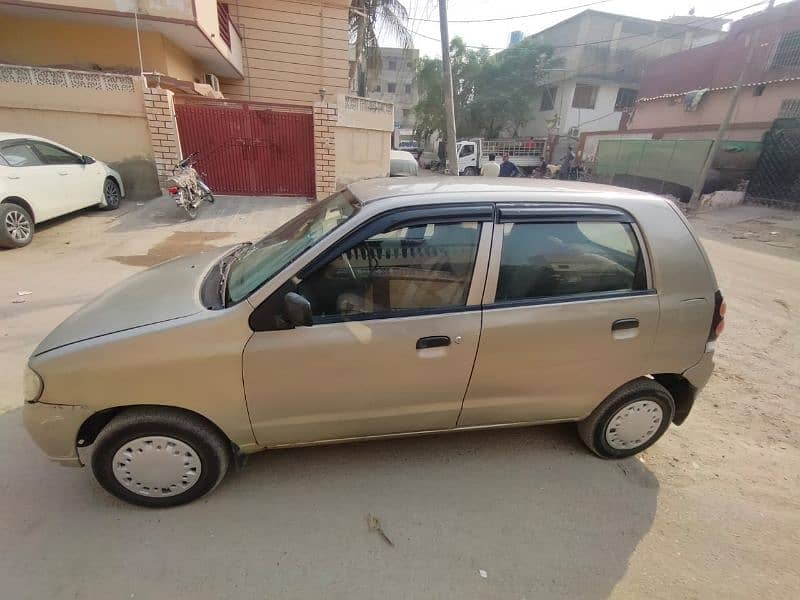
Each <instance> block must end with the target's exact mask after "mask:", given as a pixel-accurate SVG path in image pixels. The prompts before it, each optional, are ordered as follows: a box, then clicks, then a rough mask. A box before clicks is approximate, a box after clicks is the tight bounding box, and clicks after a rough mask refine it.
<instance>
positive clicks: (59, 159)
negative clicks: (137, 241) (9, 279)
mask: <svg viewBox="0 0 800 600" xmlns="http://www.w3.org/2000/svg"><path fill="white" fill-rule="evenodd" d="M123 195H124V190H123V187H122V178H121V177H120V176H119V173H117V172H116V171H115V170H114V169H112V168H111V167H109V166H108V165H107V164H105V163H103V162H100V161H98V160H95V159H94V158H92V157H91V156H85V155H82V154H79V153H78V152H75V151H74V150H70V149H69V148H67V147H66V146H62V145H61V144H57V143H56V142H53V141H51V140H48V139H45V138H40V137H36V136H33V135H25V134H22V133H3V132H0V225H1V226H0V247H3V248H19V247H21V246H25V245H27V244H29V243H30V241H31V238H32V237H33V230H34V226H35V225H38V224H39V223H42V222H43V221H47V220H48V219H53V218H55V217H60V216H61V215H65V214H67V213H71V212H73V211H76V210H80V209H81V208H86V207H87V206H98V207H100V208H103V209H106V210H114V209H115V208H118V207H119V202H120V199H121V198H122V197H123Z"/></svg>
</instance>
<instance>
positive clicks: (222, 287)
mask: <svg viewBox="0 0 800 600" xmlns="http://www.w3.org/2000/svg"><path fill="white" fill-rule="evenodd" d="M252 245H253V242H243V243H241V244H239V245H238V246H237V247H236V249H235V250H234V251H233V252H231V253H230V254H228V255H227V256H225V257H223V259H222V260H221V261H219V299H220V301H221V302H222V307H223V308H225V305H226V304H227V303H228V274H229V273H230V271H231V267H232V266H233V263H235V262H236V261H237V260H239V258H241V255H242V251H243V250H244V249H245V248H249V247H250V246H252Z"/></svg>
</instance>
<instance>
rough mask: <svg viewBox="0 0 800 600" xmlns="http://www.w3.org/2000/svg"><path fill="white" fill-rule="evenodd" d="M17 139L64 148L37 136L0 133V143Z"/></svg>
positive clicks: (59, 144)
mask: <svg viewBox="0 0 800 600" xmlns="http://www.w3.org/2000/svg"><path fill="white" fill-rule="evenodd" d="M18 139H26V140H36V141H37V142H48V143H49V144H56V145H57V146H64V144H61V143H59V142H57V141H55V140H51V139H48V138H43V137H40V136H38V135H30V134H29V133H13V132H10V131H0V142H5V141H6V140H18ZM64 147H65V146H64Z"/></svg>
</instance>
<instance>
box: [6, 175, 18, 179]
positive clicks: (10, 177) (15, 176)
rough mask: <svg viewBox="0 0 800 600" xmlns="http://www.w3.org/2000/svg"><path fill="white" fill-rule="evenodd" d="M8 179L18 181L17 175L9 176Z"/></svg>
mask: <svg viewBox="0 0 800 600" xmlns="http://www.w3.org/2000/svg"><path fill="white" fill-rule="evenodd" d="M8 178H9V179H19V175H9V176H8Z"/></svg>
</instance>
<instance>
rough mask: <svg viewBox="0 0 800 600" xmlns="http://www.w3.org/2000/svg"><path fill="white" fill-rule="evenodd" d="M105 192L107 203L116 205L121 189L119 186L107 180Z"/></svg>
mask: <svg viewBox="0 0 800 600" xmlns="http://www.w3.org/2000/svg"><path fill="white" fill-rule="evenodd" d="M104 192H105V195H106V204H109V205H111V206H116V205H117V203H118V202H119V191H118V190H117V186H116V185H114V184H113V183H111V182H110V181H106V186H105V190H104Z"/></svg>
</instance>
